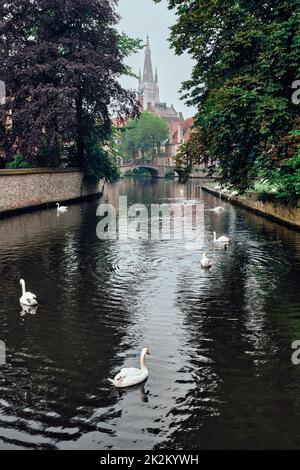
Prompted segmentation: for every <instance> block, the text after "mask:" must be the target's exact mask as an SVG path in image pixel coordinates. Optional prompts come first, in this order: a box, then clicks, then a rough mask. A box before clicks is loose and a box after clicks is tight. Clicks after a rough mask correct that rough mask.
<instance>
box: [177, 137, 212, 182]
mask: <svg viewBox="0 0 300 470" xmlns="http://www.w3.org/2000/svg"><path fill="white" fill-rule="evenodd" d="M204 154H205V151H204V149H203V146H202V141H201V136H200V134H199V133H198V132H196V131H194V132H193V133H192V135H191V137H190V140H189V141H188V142H187V143H185V144H182V145H181V146H180V147H179V150H178V152H177V155H176V157H175V167H176V169H177V170H179V171H178V173H179V175H180V179H181V180H182V182H186V181H187V179H188V178H189V176H190V175H191V173H192V172H193V168H194V167H195V166H199V165H201V164H202V163H203V162H204V160H205V158H204Z"/></svg>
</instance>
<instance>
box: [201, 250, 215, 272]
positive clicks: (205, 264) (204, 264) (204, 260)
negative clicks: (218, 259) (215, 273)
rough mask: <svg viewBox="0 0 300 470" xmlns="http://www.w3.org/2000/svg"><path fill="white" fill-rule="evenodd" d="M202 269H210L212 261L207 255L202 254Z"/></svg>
mask: <svg viewBox="0 0 300 470" xmlns="http://www.w3.org/2000/svg"><path fill="white" fill-rule="evenodd" d="M201 266H202V268H211V267H212V260H211V259H210V258H208V256H207V253H203V257H202V260H201Z"/></svg>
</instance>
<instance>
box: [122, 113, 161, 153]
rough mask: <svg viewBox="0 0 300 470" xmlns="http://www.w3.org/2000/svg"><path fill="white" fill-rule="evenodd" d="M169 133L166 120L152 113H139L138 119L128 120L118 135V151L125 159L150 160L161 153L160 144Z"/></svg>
mask: <svg viewBox="0 0 300 470" xmlns="http://www.w3.org/2000/svg"><path fill="white" fill-rule="evenodd" d="M168 135H169V131H168V125H167V123H166V121H164V120H163V119H161V118H160V117H158V116H155V115H154V114H151V113H148V112H144V113H141V115H140V117H139V119H137V120H130V121H129V122H128V124H127V126H126V128H125V129H123V130H122V134H121V136H120V152H121V154H123V155H124V157H125V159H126V160H134V159H135V158H138V155H139V153H141V154H142V157H143V160H150V159H151V158H152V157H153V156H155V155H160V154H161V146H162V144H163V143H165V142H166V140H167V138H168Z"/></svg>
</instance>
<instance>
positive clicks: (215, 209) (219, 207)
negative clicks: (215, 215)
mask: <svg viewBox="0 0 300 470" xmlns="http://www.w3.org/2000/svg"><path fill="white" fill-rule="evenodd" d="M210 210H211V211H212V212H224V211H225V207H224V206H217V207H214V208H213V209H210Z"/></svg>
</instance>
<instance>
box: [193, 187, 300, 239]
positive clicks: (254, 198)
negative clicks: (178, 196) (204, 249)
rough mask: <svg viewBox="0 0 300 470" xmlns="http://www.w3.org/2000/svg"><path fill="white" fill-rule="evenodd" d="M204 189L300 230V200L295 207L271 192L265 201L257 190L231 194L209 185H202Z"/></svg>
mask: <svg viewBox="0 0 300 470" xmlns="http://www.w3.org/2000/svg"><path fill="white" fill-rule="evenodd" d="M202 189H203V190H204V191H207V192H209V193H211V194H213V195H215V196H217V197H221V198H222V199H223V200H227V201H230V202H231V203H232V204H236V205H239V206H242V207H244V208H246V209H249V210H251V211H252V212H255V213H256V214H258V215H261V216H263V217H266V218H268V219H270V220H273V221H276V222H278V223H281V224H284V225H286V226H289V227H292V228H295V229H298V230H300V201H299V204H298V205H297V206H296V207H295V206H292V205H284V204H282V203H281V202H279V201H278V200H276V196H275V195H271V194H270V195H269V197H268V201H266V202H264V201H260V200H259V196H258V194H257V193H255V192H250V193H247V194H246V195H240V196H230V194H229V193H228V194H227V193H225V192H223V191H222V192H221V191H219V190H217V189H215V188H211V187H209V186H202ZM298 206H299V207H298Z"/></svg>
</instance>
